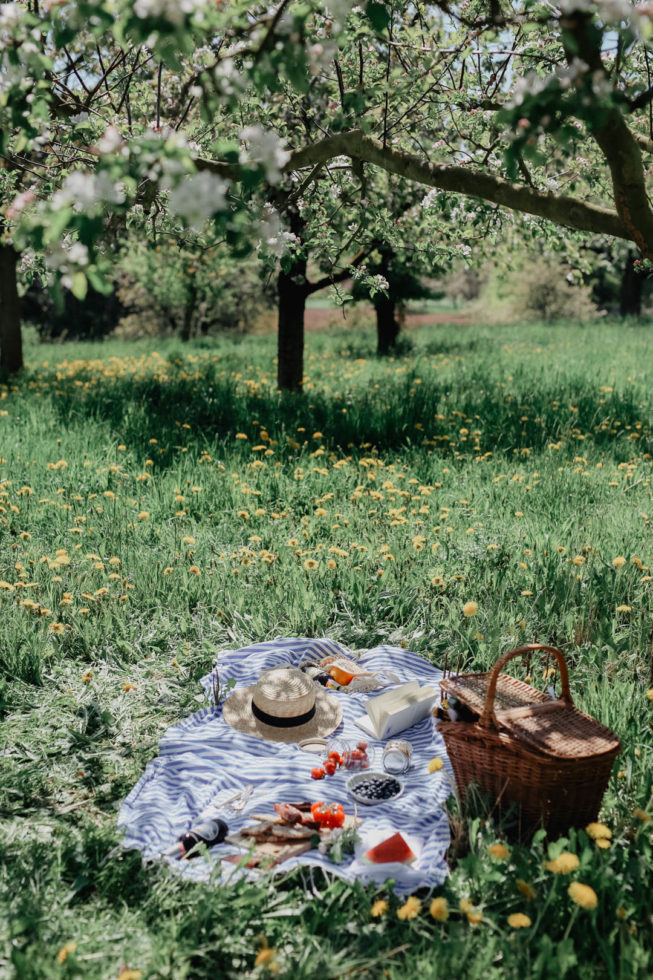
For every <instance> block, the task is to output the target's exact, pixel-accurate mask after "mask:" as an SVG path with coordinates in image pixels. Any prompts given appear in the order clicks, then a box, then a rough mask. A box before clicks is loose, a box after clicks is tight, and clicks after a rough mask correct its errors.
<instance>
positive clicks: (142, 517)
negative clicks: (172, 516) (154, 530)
mask: <svg viewBox="0 0 653 980" xmlns="http://www.w3.org/2000/svg"><path fill="white" fill-rule="evenodd" d="M149 516H150V512H149V510H142V511H141V512H140V514H139V515H138V519H139V521H146V520H147V519H148V517H149Z"/></svg>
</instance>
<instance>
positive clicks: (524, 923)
mask: <svg viewBox="0 0 653 980" xmlns="http://www.w3.org/2000/svg"><path fill="white" fill-rule="evenodd" d="M508 925H509V926H510V928H511V929H528V927H529V926H530V925H532V922H531V920H530V919H529V917H528V916H527V915H524V913H523V912H513V913H512V915H509V916H508Z"/></svg>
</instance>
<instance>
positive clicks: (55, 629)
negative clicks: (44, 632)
mask: <svg viewBox="0 0 653 980" xmlns="http://www.w3.org/2000/svg"><path fill="white" fill-rule="evenodd" d="M63 630H64V627H63V623H50V633H63Z"/></svg>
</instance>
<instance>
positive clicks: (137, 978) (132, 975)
mask: <svg viewBox="0 0 653 980" xmlns="http://www.w3.org/2000/svg"><path fill="white" fill-rule="evenodd" d="M142 976H143V974H142V973H141V971H140V970H130V969H129V967H126V968H125V969H124V970H122V972H121V973H119V974H118V977H117V980H141V977H142Z"/></svg>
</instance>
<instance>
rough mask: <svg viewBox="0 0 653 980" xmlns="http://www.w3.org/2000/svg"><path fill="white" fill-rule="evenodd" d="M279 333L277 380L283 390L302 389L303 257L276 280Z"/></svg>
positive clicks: (304, 268)
mask: <svg viewBox="0 0 653 980" xmlns="http://www.w3.org/2000/svg"><path fill="white" fill-rule="evenodd" d="M277 286H278V292H279V307H278V312H279V336H278V365H277V381H278V385H279V388H280V389H281V390H282V391H301V390H302V382H303V378H304V311H305V309H306V297H307V296H308V289H307V283H306V259H296V260H295V261H294V262H293V264H292V266H291V268H290V269H289V271H288V272H284V271H283V269H281V270H280V272H279V278H278V280H277Z"/></svg>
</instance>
